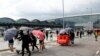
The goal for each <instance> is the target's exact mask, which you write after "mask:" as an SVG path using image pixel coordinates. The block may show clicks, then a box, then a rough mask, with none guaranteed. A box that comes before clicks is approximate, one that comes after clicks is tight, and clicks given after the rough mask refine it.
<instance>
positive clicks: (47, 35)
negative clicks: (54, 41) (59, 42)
mask: <svg viewBox="0 0 100 56" xmlns="http://www.w3.org/2000/svg"><path fill="white" fill-rule="evenodd" d="M45 34H46V40H48V31H46V33H45Z"/></svg>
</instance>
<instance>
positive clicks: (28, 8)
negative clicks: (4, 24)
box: [0, 0, 100, 20]
mask: <svg viewBox="0 0 100 56" xmlns="http://www.w3.org/2000/svg"><path fill="white" fill-rule="evenodd" d="M64 5H65V7H64V8H65V9H64V11H65V17H66V16H73V15H82V14H90V13H91V9H92V13H100V8H99V5H100V0H64ZM0 17H10V18H13V19H15V20H17V19H19V18H27V19H29V20H33V19H39V20H47V19H53V18H59V17H62V0H0Z"/></svg>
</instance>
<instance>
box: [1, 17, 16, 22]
mask: <svg viewBox="0 0 100 56" xmlns="http://www.w3.org/2000/svg"><path fill="white" fill-rule="evenodd" d="M0 23H15V21H14V20H13V19H11V18H8V17H3V18H0Z"/></svg>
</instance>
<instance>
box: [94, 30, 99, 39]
mask: <svg viewBox="0 0 100 56" xmlns="http://www.w3.org/2000/svg"><path fill="white" fill-rule="evenodd" d="M94 36H95V41H97V38H98V34H97V31H94Z"/></svg>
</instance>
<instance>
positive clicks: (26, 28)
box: [19, 26, 31, 31]
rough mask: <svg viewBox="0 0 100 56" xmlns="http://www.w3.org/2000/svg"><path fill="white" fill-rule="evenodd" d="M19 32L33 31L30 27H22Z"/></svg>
mask: <svg viewBox="0 0 100 56" xmlns="http://www.w3.org/2000/svg"><path fill="white" fill-rule="evenodd" d="M19 30H26V31H27V30H31V28H30V27H25V26H22V27H20V28H19Z"/></svg>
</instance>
